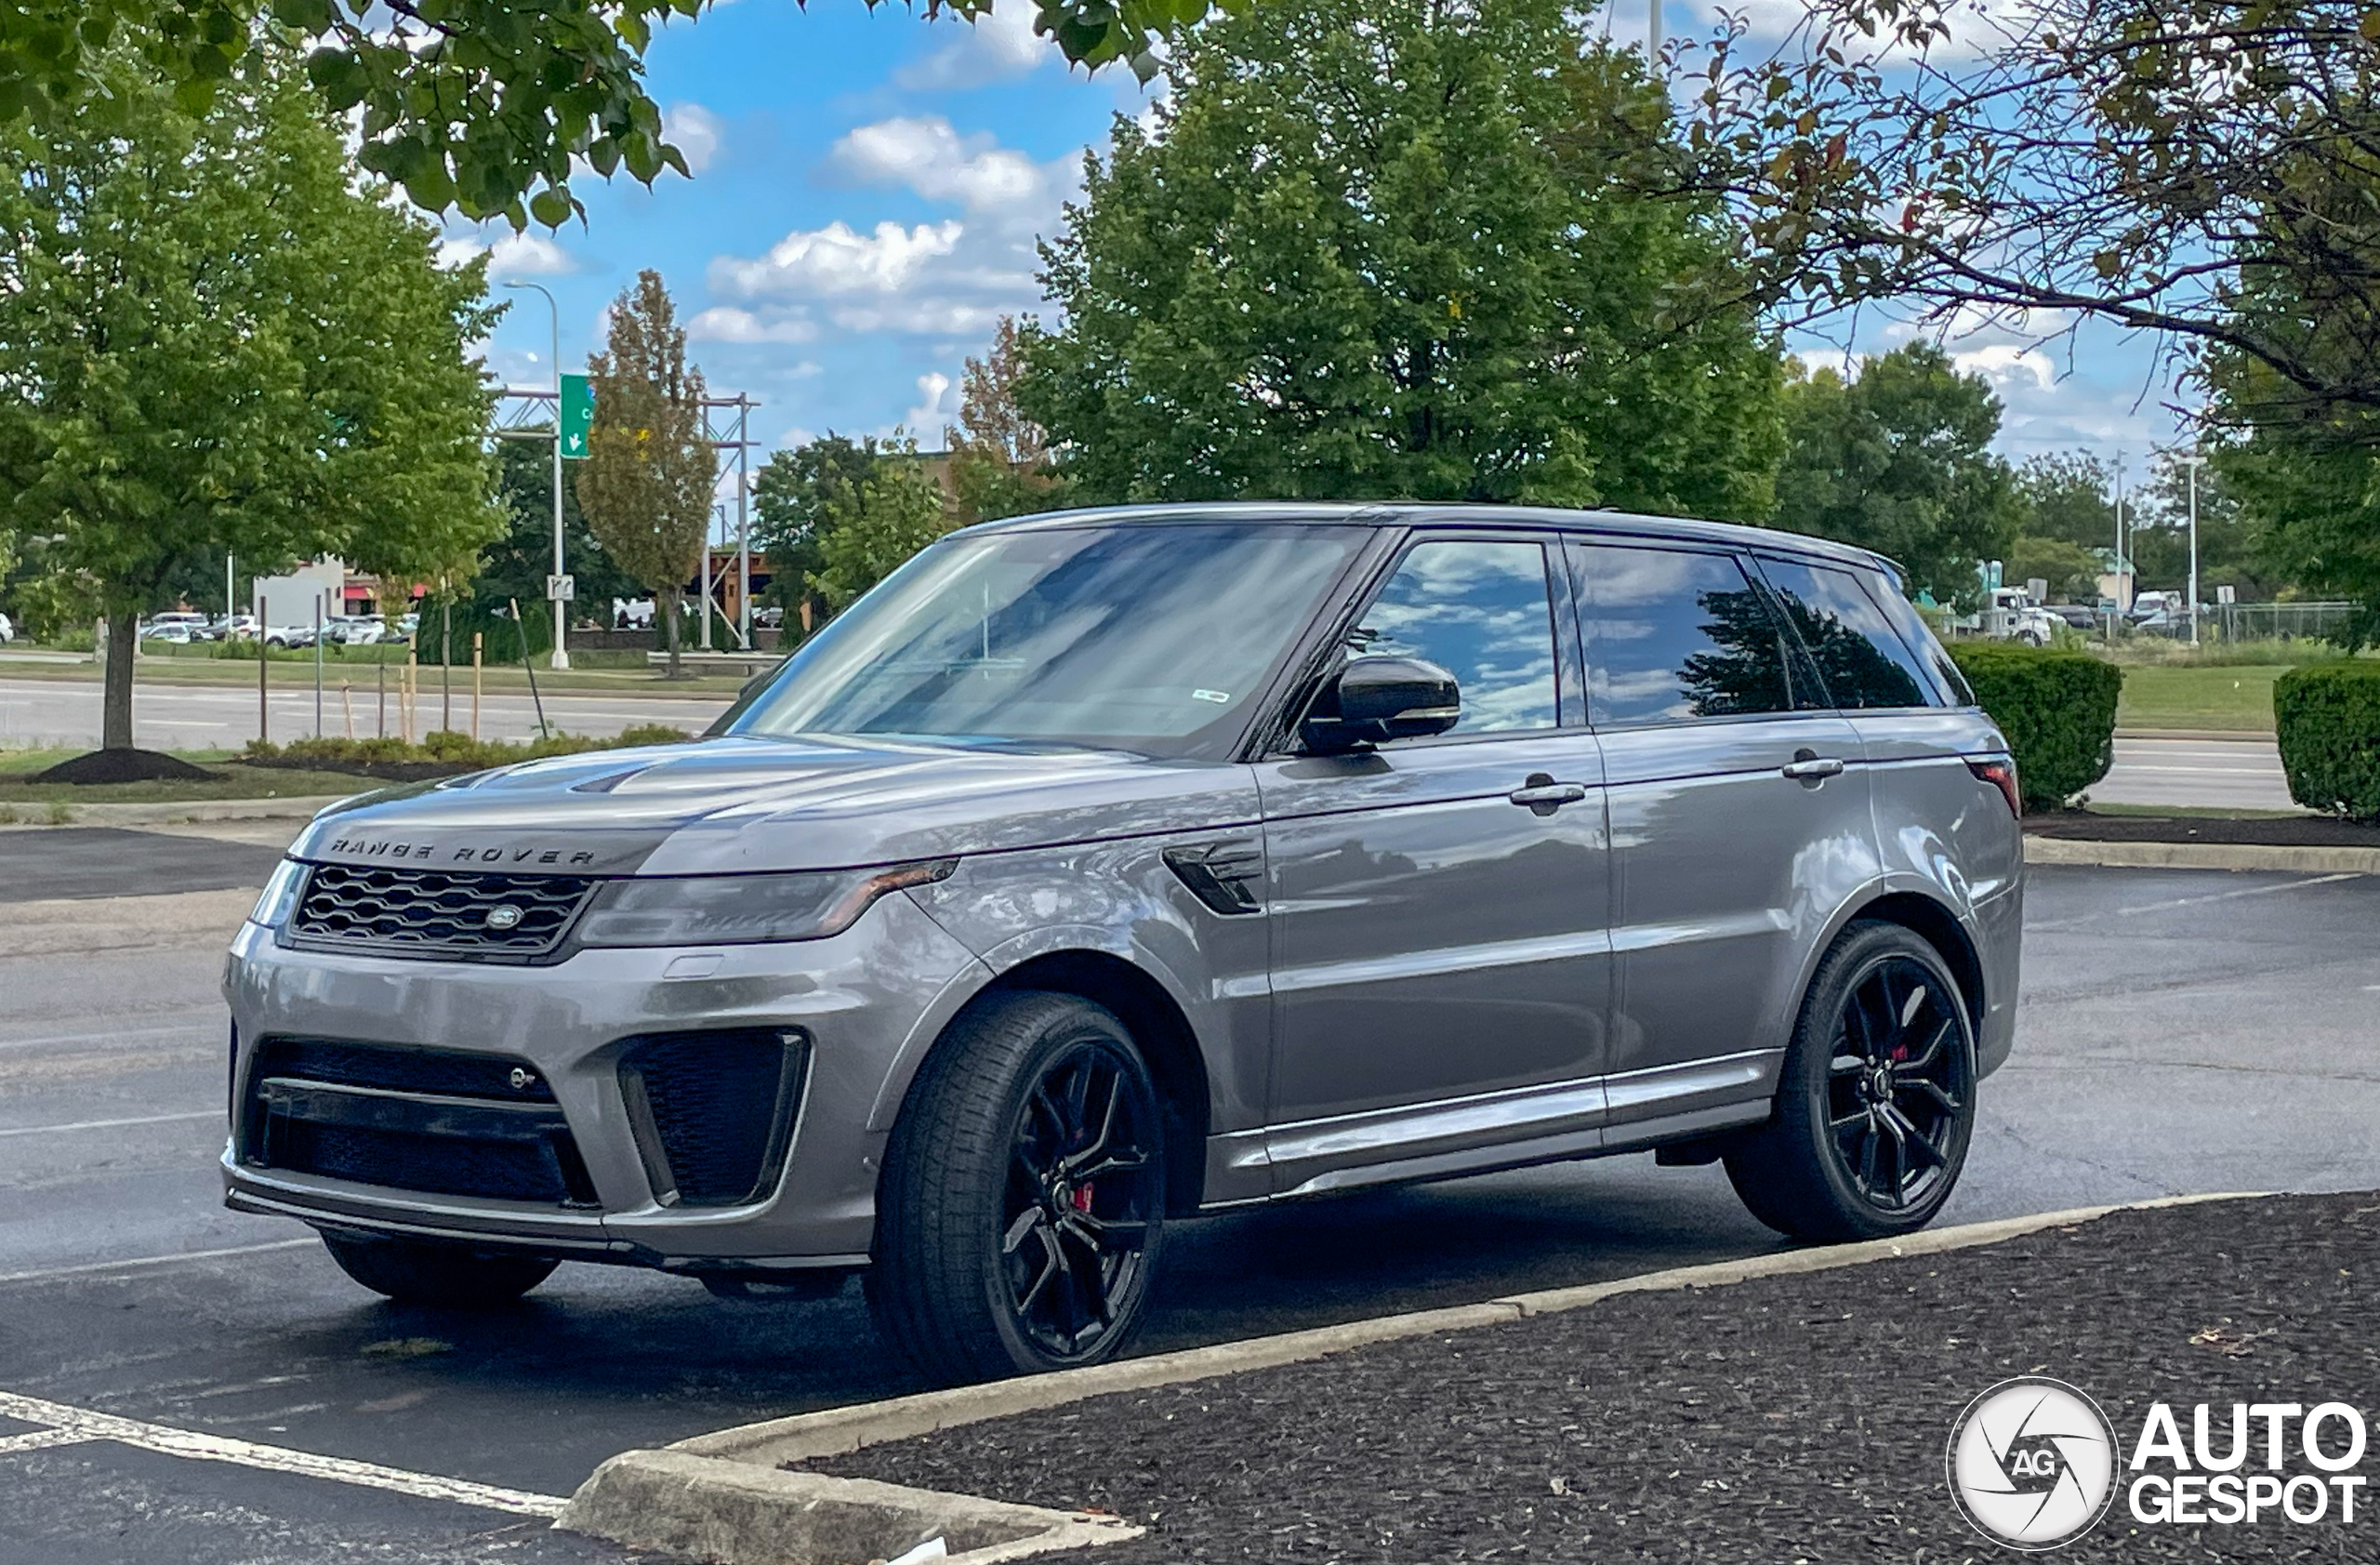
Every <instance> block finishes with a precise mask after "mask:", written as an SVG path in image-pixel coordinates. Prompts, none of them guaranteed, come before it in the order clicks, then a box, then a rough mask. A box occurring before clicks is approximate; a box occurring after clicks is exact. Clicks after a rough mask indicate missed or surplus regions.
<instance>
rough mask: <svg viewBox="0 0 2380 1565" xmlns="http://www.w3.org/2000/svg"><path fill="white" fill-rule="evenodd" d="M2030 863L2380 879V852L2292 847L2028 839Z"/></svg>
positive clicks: (2230, 843) (2249, 843) (2374, 850)
mask: <svg viewBox="0 0 2380 1565" xmlns="http://www.w3.org/2000/svg"><path fill="white" fill-rule="evenodd" d="M2025 862H2026V863H2028V864H2084V865H2094V866H2096V867H2098V868H2101V869H2280V870H2286V871H2290V872H2293V873H2296V874H2308V875H2340V874H2345V875H2380V848H2311V847H2287V846H2282V845H2280V844H2264V843H2254V842H2083V841H2078V840H2075V839H2072V838H2067V837H2034V836H2028V837H2027V838H2026V839H2025Z"/></svg>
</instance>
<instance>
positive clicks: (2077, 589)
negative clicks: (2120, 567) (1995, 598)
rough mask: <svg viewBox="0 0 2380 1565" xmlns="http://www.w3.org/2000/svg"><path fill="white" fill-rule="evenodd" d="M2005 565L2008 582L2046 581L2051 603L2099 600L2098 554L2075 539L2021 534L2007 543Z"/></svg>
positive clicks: (2019, 583)
mask: <svg viewBox="0 0 2380 1565" xmlns="http://www.w3.org/2000/svg"><path fill="white" fill-rule="evenodd" d="M2005 565H2006V569H2005V572H2004V576H2005V578H2006V580H2007V581H2008V582H2009V584H2010V585H2012V586H2017V587H2021V586H2023V585H2024V584H2025V583H2026V582H2029V581H2033V580H2036V579H2038V580H2041V581H2045V582H2047V583H2049V597H2050V602H2052V603H2083V604H2090V603H2097V602H2098V601H2099V557H2098V556H2097V555H2096V554H2094V553H2092V552H2091V551H2090V550H2087V549H2085V548H2083V546H2082V545H2081V544H2079V543H2069V542H2067V541H2066V540H2065V539H2064V538H2052V537H2041V536H2039V535H2038V534H2034V533H2026V534H2022V535H2020V536H2019V537H2017V538H2016V541H2015V542H2014V543H2012V544H2010V545H2009V546H2008V558H2007V560H2006V562H2005Z"/></svg>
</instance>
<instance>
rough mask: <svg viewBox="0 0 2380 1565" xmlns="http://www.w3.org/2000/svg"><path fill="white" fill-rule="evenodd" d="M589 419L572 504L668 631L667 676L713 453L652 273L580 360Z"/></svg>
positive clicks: (710, 485) (672, 316)
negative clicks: (648, 596)
mask: <svg viewBox="0 0 2380 1565" xmlns="http://www.w3.org/2000/svg"><path fill="white" fill-rule="evenodd" d="M587 377H588V381H589V383H590V385H591V387H592V389H593V391H594V393H595V421H594V425H593V427H592V428H590V429H589V430H588V432H587V456H586V458H584V459H583V460H582V461H580V463H579V464H578V480H577V486H578V503H579V505H580V506H581V507H582V508H583V509H584V511H586V515H587V522H588V526H589V527H590V528H592V529H593V531H594V534H595V537H596V539H597V540H598V541H599V542H600V543H602V546H603V552H604V553H605V554H606V555H608V556H609V557H610V558H611V560H612V561H613V563H614V564H616V565H617V566H618V567H619V568H620V569H621V570H622V571H624V572H626V573H627V574H628V575H629V576H631V577H635V578H636V579H637V580H638V581H641V582H642V583H643V584H644V585H645V586H646V587H648V588H650V589H652V591H653V597H654V602H655V604H656V605H657V606H658V607H659V608H660V610H661V617H662V621H663V623H664V624H665V625H666V626H667V627H668V647H669V676H668V677H669V678H671V679H677V678H679V677H681V674H682V672H683V670H682V668H681V665H680V662H679V658H680V647H679V641H680V636H679V625H678V620H679V613H680V607H681V605H680V603H679V599H680V595H681V593H683V592H684V591H685V590H686V583H687V582H688V581H690V580H692V579H693V578H694V575H695V573H696V572H697V571H698V570H700V569H701V562H702V551H703V548H704V545H705V541H706V540H707V538H708V537H710V517H711V496H712V491H713V490H714V488H715V487H716V486H717V484H718V482H719V453H718V452H717V451H716V450H715V449H713V448H712V446H711V445H710V444H708V443H707V442H706V441H705V440H704V438H703V376H702V371H700V370H698V369H694V368H692V367H690V366H689V365H687V363H686V332H685V328H684V327H682V326H681V325H678V315H677V311H676V309H675V308H674V307H673V306H672V305H671V304H670V302H669V293H668V289H666V288H664V287H663V286H662V285H661V273H659V272H655V271H652V270H650V269H648V270H646V271H643V272H638V273H637V279H636V285H635V286H634V287H632V288H628V289H625V290H623V291H622V293H621V294H620V297H619V298H616V299H614V300H613V301H612V321H611V330H610V335H609V337H608V338H606V341H605V346H604V349H603V351H602V352H600V353H598V354H596V355H595V356H594V357H593V358H591V359H589V360H588V364H587Z"/></svg>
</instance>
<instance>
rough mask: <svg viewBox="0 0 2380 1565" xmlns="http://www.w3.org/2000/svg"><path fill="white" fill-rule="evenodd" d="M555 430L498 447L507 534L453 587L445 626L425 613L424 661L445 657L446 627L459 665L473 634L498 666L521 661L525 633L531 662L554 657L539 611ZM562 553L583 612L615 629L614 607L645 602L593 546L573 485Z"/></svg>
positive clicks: (550, 519)
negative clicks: (516, 620)
mask: <svg viewBox="0 0 2380 1565" xmlns="http://www.w3.org/2000/svg"><path fill="white" fill-rule="evenodd" d="M551 428H552V427H551V426H550V425H549V426H547V430H548V432H547V435H546V438H545V439H543V440H538V439H533V438H522V439H508V440H506V441H504V442H503V443H502V444H499V445H498V446H497V447H496V502H497V504H498V505H499V506H500V507H501V508H502V510H503V512H504V518H505V525H504V531H503V532H502V533H500V534H498V535H497V536H496V537H494V538H491V539H490V540H489V541H488V543H487V545H486V546H485V547H484V548H483V549H482V550H480V552H479V558H478V559H477V560H476V561H475V562H474V563H473V566H472V570H471V573H470V575H469V578H468V579H463V580H456V581H455V582H453V583H451V586H452V589H453V596H452V599H451V600H449V601H448V606H449V611H450V614H449V617H448V619H447V620H445V621H443V622H442V620H441V619H440V617H439V616H438V614H437V613H436V612H435V610H434V608H430V607H425V609H424V611H423V616H422V631H421V635H420V638H419V645H420V650H421V657H422V659H423V660H424V661H425V662H435V661H438V660H439V658H440V657H442V656H443V653H444V651H445V648H443V646H442V645H441V643H440V639H439V630H440V627H441V625H442V623H443V624H446V625H449V626H451V629H452V632H453V643H452V645H453V652H454V657H455V661H456V662H457V663H468V662H469V661H470V658H471V635H472V633H473V632H474V631H477V632H479V633H480V634H482V635H484V636H486V637H487V638H488V640H487V643H486V646H487V655H488V657H491V658H493V659H496V660H505V661H509V660H512V659H516V658H518V657H520V656H521V651H522V641H521V639H520V638H521V634H522V630H523V629H525V630H526V631H527V634H528V640H527V643H526V644H527V648H528V653H529V655H530V656H531V657H536V656H537V655H539V654H542V653H546V652H549V651H551V650H552V648H553V644H554V640H553V620H552V617H551V616H550V614H547V613H540V612H538V609H537V605H538V604H540V603H544V602H545V597H546V576H547V573H549V572H550V571H551V570H552V569H553V568H554V472H553V445H552V444H551V441H552V435H551ZM562 554H563V558H564V560H565V561H566V563H567V564H569V566H570V574H571V575H572V576H573V577H575V578H576V580H577V585H578V600H577V604H576V607H577V609H578V612H579V613H580V615H582V616H583V617H591V618H593V619H595V620H596V621H597V622H599V623H601V624H604V625H609V624H610V623H611V607H612V600H613V599H614V598H634V597H638V596H641V594H642V592H643V590H644V589H643V587H642V585H641V583H639V582H638V581H637V579H636V578H635V577H631V576H629V575H628V573H627V572H626V571H623V570H621V569H620V568H619V567H618V566H617V565H615V564H613V563H612V557H611V556H610V555H608V554H606V553H604V552H603V548H602V545H601V544H599V543H597V542H596V541H595V533H594V530H593V529H592V528H590V527H588V525H587V519H586V517H585V516H584V515H582V514H581V513H580V511H579V509H578V491H577V487H576V486H575V484H571V483H570V482H569V481H568V479H567V478H565V479H564V481H563V483H562ZM515 602H518V603H520V604H521V608H522V618H523V620H524V621H525V625H524V626H522V627H516V626H515V625H514V624H513V623H512V618H511V615H512V610H511V606H510V605H511V604H512V603H515ZM547 607H549V608H550V607H551V605H550V604H548V605H547Z"/></svg>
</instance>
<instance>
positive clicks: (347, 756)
mask: <svg viewBox="0 0 2380 1565" xmlns="http://www.w3.org/2000/svg"><path fill="white" fill-rule="evenodd" d="M692 737H694V736H693V735H691V734H689V733H687V732H686V731H685V730H684V729H682V728H672V727H670V726H668V724H667V723H639V724H637V725H636V726H635V727H633V728H624V729H622V730H621V731H620V732H619V733H617V734H615V735H614V736H612V737H610V738H607V739H597V738H589V737H588V736H586V735H584V734H555V735H552V736H549V737H546V738H542V739H529V740H525V741H522V743H519V744H512V743H508V742H507V741H505V740H502V739H474V738H472V737H471V736H469V734H457V733H456V732H455V731H454V730H452V729H449V728H440V729H434V730H432V731H431V732H430V733H429V734H428V735H426V736H423V738H422V741H421V743H419V744H417V745H409V744H407V743H405V742H404V741H403V739H392V738H377V739H340V738H333V737H330V736H321V737H313V736H310V737H307V738H302V739H292V740H290V741H289V742H288V743H287V744H285V745H275V744H267V743H265V742H264V741H262V740H258V739H250V740H249V741H248V748H247V749H245V750H243V751H242V752H241V753H240V759H241V760H244V761H263V762H274V761H281V762H290V761H321V762H330V763H353V764H405V763H419V762H455V763H469V764H470V765H472V766H475V767H488V766H509V765H510V764H511V763H514V762H516V761H537V760H542V759H544V758H545V757H547V756H549V755H578V754H582V753H584V752H586V751H588V750H594V749H628V748H629V747H631V746H636V745H674V744H681V743H683V742H684V741H685V740H687V739H690V738H692Z"/></svg>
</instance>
